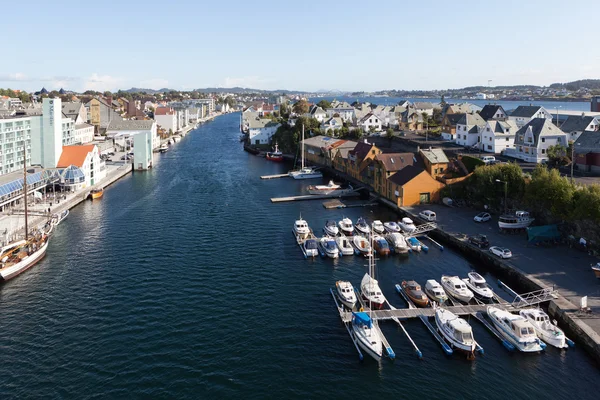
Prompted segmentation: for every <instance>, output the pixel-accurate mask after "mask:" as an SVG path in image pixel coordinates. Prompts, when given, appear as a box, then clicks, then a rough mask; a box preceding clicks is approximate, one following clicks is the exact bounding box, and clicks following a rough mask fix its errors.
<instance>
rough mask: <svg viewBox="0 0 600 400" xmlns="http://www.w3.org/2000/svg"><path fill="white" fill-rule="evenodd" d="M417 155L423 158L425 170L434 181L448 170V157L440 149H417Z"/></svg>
mask: <svg viewBox="0 0 600 400" xmlns="http://www.w3.org/2000/svg"><path fill="white" fill-rule="evenodd" d="M419 155H420V156H421V157H422V158H423V163H424V164H425V169H426V170H427V172H429V175H431V176H432V177H433V178H434V179H438V177H441V176H444V175H445V174H446V171H447V170H448V163H449V162H450V160H448V157H446V153H444V151H443V150H442V149H436V148H432V147H429V148H428V149H419Z"/></svg>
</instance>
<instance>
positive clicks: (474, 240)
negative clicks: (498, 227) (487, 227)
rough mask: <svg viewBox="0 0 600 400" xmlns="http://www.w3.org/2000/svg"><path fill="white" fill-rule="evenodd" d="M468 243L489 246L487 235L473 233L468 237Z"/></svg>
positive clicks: (481, 246) (483, 246)
mask: <svg viewBox="0 0 600 400" xmlns="http://www.w3.org/2000/svg"><path fill="white" fill-rule="evenodd" d="M469 243H471V244H474V245H475V246H477V247H480V248H482V249H483V248H488V247H490V242H489V241H488V238H487V236H485V235H474V236H471V237H469Z"/></svg>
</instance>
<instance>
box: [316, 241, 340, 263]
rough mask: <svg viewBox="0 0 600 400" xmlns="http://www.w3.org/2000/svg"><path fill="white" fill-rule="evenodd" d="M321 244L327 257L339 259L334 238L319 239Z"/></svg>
mask: <svg viewBox="0 0 600 400" xmlns="http://www.w3.org/2000/svg"><path fill="white" fill-rule="evenodd" d="M319 244H320V245H321V249H323V252H324V253H325V255H326V256H327V257H329V258H338V257H339V256H340V252H339V250H338V247H337V244H335V240H333V239H332V238H330V237H328V236H323V237H322V238H321V239H319Z"/></svg>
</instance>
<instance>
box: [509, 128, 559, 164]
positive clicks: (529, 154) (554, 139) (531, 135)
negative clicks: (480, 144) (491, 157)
mask: <svg viewBox="0 0 600 400" xmlns="http://www.w3.org/2000/svg"><path fill="white" fill-rule="evenodd" d="M557 144H559V145H561V146H564V147H566V146H567V145H568V140H567V135H566V134H565V133H564V132H563V131H561V130H560V128H558V127H557V126H556V125H554V124H553V123H552V121H551V120H550V119H548V118H534V119H532V120H531V121H529V122H528V123H527V124H525V125H523V126H522V127H521V128H520V129H519V130H518V131H517V132H516V137H515V150H514V151H505V153H504V154H505V155H509V156H512V157H516V158H520V159H521V160H523V161H526V162H535V163H538V162H541V161H543V160H548V154H547V150H548V147H550V146H554V145H557ZM509 150H510V149H509Z"/></svg>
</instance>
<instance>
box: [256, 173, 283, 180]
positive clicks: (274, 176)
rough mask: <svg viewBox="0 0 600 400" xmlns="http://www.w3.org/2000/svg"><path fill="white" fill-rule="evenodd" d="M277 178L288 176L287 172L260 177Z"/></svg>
mask: <svg viewBox="0 0 600 400" xmlns="http://www.w3.org/2000/svg"><path fill="white" fill-rule="evenodd" d="M279 178H289V175H288V174H278V175H263V176H261V177H260V179H279Z"/></svg>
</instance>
